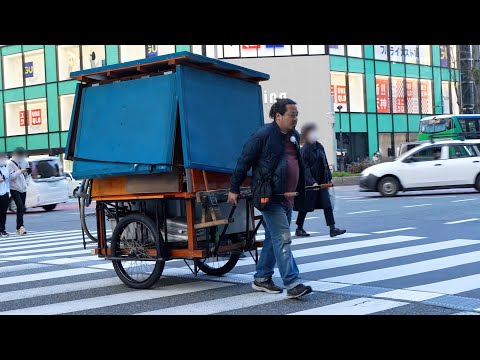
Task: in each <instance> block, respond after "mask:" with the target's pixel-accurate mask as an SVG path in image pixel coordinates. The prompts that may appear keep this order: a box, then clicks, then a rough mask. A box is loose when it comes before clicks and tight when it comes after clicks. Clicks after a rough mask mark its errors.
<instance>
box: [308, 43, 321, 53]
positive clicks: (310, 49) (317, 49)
mask: <svg viewBox="0 0 480 360" xmlns="http://www.w3.org/2000/svg"><path fill="white" fill-rule="evenodd" d="M308 53H309V54H310V55H323V54H325V45H308Z"/></svg>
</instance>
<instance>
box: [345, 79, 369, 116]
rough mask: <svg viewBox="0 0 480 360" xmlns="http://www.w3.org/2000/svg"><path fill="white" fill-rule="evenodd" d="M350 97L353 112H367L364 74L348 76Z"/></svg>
mask: <svg viewBox="0 0 480 360" xmlns="http://www.w3.org/2000/svg"><path fill="white" fill-rule="evenodd" d="M348 96H349V104H350V111H351V112H364V111H365V95H364V91H363V74H354V73H350V74H348Z"/></svg>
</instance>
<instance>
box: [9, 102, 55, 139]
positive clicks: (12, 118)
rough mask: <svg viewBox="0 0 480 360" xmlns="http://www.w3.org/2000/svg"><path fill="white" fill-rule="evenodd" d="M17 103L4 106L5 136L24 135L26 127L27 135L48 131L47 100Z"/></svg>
mask: <svg viewBox="0 0 480 360" xmlns="http://www.w3.org/2000/svg"><path fill="white" fill-rule="evenodd" d="M26 110H27V111H26V113H25V104H24V102H23V101H17V102H12V103H6V104H5V115H6V116H5V118H6V123H7V136H13V135H24V134H25V127H26V126H28V133H29V134H39V133H44V132H47V131H48V122H47V100H46V99H45V98H43V99H34V100H27V101H26Z"/></svg>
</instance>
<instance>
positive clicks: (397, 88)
mask: <svg viewBox="0 0 480 360" xmlns="http://www.w3.org/2000/svg"><path fill="white" fill-rule="evenodd" d="M391 81H392V103H393V112H394V113H395V114H404V113H405V80H404V78H400V77H392V78H391Z"/></svg>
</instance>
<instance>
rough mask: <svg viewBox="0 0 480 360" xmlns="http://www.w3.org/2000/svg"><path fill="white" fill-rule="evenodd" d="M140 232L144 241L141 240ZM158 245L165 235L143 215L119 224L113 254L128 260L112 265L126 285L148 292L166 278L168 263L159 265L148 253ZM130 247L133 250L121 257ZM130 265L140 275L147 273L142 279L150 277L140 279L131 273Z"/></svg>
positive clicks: (114, 236)
mask: <svg viewBox="0 0 480 360" xmlns="http://www.w3.org/2000/svg"><path fill="white" fill-rule="evenodd" d="M139 228H140V235H141V238H140V239H139V240H138V239H137V236H138V235H139ZM158 241H161V235H160V234H159V232H158V231H157V228H156V225H155V223H154V222H153V221H152V220H151V219H150V218H149V217H147V216H145V215H143V214H138V213H137V214H129V215H127V216H125V217H124V218H122V219H121V220H120V221H119V222H118V224H117V226H116V227H115V230H114V231H113V234H112V242H111V253H112V255H113V256H115V257H124V258H125V260H112V264H113V268H114V270H115V272H116V273H117V276H118V277H119V278H120V280H122V282H123V283H124V284H125V285H127V286H128V287H130V288H133V289H148V288H150V287H152V286H153V285H155V283H156V282H157V281H158V279H159V278H160V276H161V275H162V272H163V268H164V267H165V261H156V260H155V259H156V258H155V257H154V256H152V255H149V254H148V252H145V249H148V248H155V247H156V244H157V242H158ZM126 247H129V249H130V252H129V253H128V254H124V253H123V254H122V253H120V254H119V253H118V251H119V250H120V249H122V248H123V249H125V248H126ZM127 251H128V250H127ZM142 258H143V259H145V260H141V259H142ZM128 259H131V260H128ZM130 264H131V266H133V268H139V269H140V271H142V270H145V272H144V273H142V272H141V275H146V276H142V277H136V276H135V274H133V273H130V270H131V267H130V266H129V265H130Z"/></svg>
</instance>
